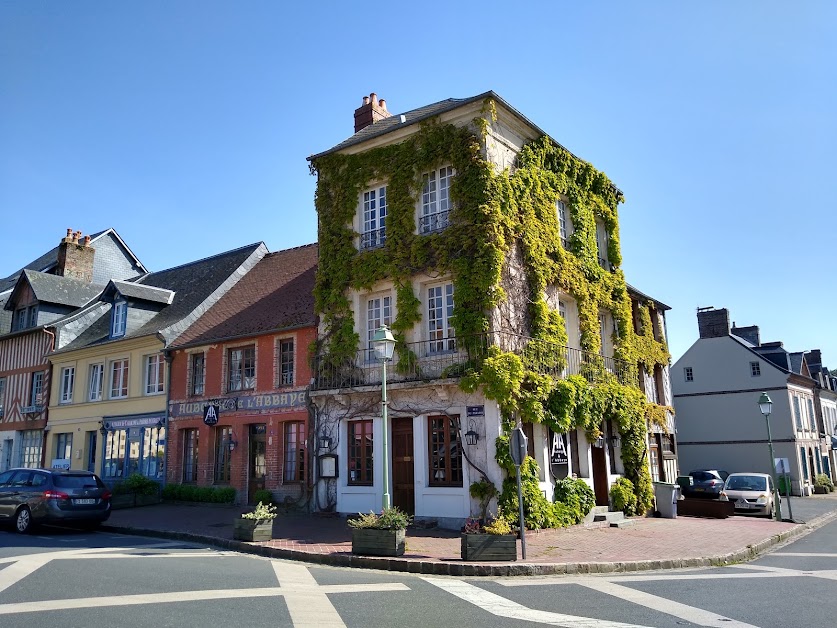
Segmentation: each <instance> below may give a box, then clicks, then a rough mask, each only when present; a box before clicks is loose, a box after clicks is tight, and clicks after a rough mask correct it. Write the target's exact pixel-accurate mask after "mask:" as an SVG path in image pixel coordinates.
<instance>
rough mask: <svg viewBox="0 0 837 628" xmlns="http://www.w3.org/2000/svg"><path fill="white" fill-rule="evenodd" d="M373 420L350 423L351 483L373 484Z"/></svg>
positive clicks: (358, 484)
mask: <svg viewBox="0 0 837 628" xmlns="http://www.w3.org/2000/svg"><path fill="white" fill-rule="evenodd" d="M372 453H373V452H372V421H371V420H365V421H352V422H350V423H349V484H352V485H355V486H371V485H372V471H373V458H372Z"/></svg>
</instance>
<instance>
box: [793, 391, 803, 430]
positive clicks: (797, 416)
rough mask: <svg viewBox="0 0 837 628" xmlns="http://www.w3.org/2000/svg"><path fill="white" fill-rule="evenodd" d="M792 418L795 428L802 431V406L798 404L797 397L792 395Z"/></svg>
mask: <svg viewBox="0 0 837 628" xmlns="http://www.w3.org/2000/svg"><path fill="white" fill-rule="evenodd" d="M793 419H794V422H795V423H796V429H797V430H799V431H800V432H801V431H802V408H801V407H800V405H799V397H797V396H796V395H793Z"/></svg>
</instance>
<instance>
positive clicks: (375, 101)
mask: <svg viewBox="0 0 837 628" xmlns="http://www.w3.org/2000/svg"><path fill="white" fill-rule="evenodd" d="M369 99H370V100H371V101H372V106H373V107H376V106H377V105H378V94H376V93H375V92H372V93H371V94H369Z"/></svg>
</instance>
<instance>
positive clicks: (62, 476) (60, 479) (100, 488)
mask: <svg viewBox="0 0 837 628" xmlns="http://www.w3.org/2000/svg"><path fill="white" fill-rule="evenodd" d="M110 500H111V492H110V490H109V489H108V487H107V486H106V485H105V483H104V482H102V480H100V479H99V477H98V476H97V475H95V474H93V473H90V472H89V471H63V470H58V469H11V470H9V471H4V472H3V473H0V522H4V521H11V522H13V523H14V527H15V530H17V531H18V532H20V533H21V534H24V533H27V532H30V531H31V530H32V527H33V526H34V525H36V524H39V523H81V524H85V525H88V526H90V527H93V526H96V525H98V524H100V523H102V522H103V521H105V520H106V519H107V518H108V517H110Z"/></svg>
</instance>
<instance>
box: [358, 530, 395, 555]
mask: <svg viewBox="0 0 837 628" xmlns="http://www.w3.org/2000/svg"><path fill="white" fill-rule="evenodd" d="M406 536H407V534H406V531H405V530H375V529H373V528H352V554H365V555H367V556H401V555H402V554H403V553H404V548H405V546H406V542H405V540H406Z"/></svg>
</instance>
